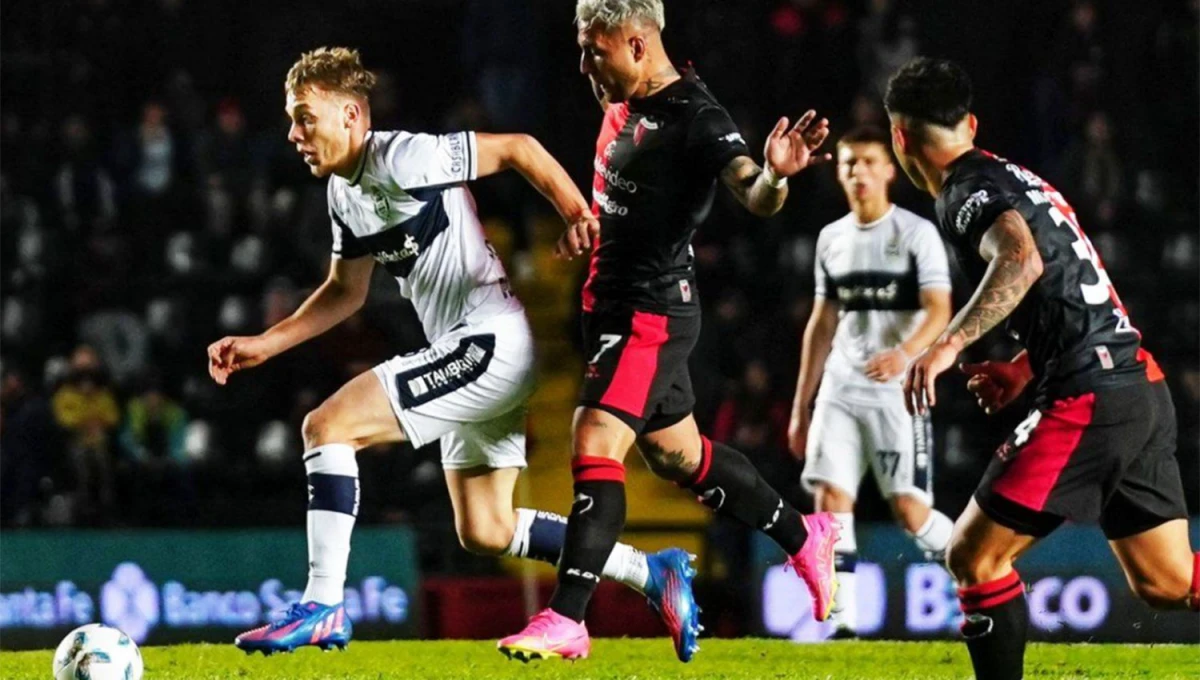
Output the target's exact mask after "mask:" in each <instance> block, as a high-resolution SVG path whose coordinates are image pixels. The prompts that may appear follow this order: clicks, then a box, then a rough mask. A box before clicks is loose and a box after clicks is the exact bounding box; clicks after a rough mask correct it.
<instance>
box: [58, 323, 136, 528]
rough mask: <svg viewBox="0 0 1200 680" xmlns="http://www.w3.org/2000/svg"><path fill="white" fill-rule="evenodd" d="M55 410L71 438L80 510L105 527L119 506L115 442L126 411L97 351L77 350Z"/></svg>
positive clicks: (59, 423)
mask: <svg viewBox="0 0 1200 680" xmlns="http://www.w3.org/2000/svg"><path fill="white" fill-rule="evenodd" d="M53 409H54V420H55V422H57V423H58V426H59V427H61V428H62V429H63V430H65V431H66V434H67V440H68V443H67V450H68V455H69V457H70V461H71V468H72V470H73V472H74V474H75V478H76V484H77V488H76V496H77V507H78V508H79V510H80V512H81V514H82V515H84V516H87V517H88V518H89V519H90V520H91V521H93V522H99V523H104V522H106V521H108V520H109V519H110V518H111V512H112V508H113V502H114V491H113V457H112V453H111V451H112V449H111V438H112V434H113V432H114V430H115V429H116V427H117V424H118V423H119V422H120V420H121V411H120V409H119V407H118V406H117V399H116V397H115V396H114V395H113V392H112V390H111V389H109V387H108V384H107V375H106V374H105V371H104V367H103V365H102V364H101V363H100V356H99V355H98V354H97V353H96V350H94V349H92V348H91V347H89V346H87V345H81V346H79V347H77V348H75V352H74V354H72V356H71V370H70V372H69V373H68V374H67V379H66V381H65V382H64V383H63V385H62V386H61V387H59V388H58V391H57V392H55V393H54V399H53Z"/></svg>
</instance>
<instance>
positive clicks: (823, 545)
mask: <svg viewBox="0 0 1200 680" xmlns="http://www.w3.org/2000/svg"><path fill="white" fill-rule="evenodd" d="M800 521H802V522H804V528H805V529H806V530H807V531H808V538H807V539H805V541H804V545H803V546H801V548H800V552H798V553H796V554H795V555H792V556H791V558H789V559H788V565H789V566H791V567H792V568H793V569H795V570H796V573H797V574H798V575H799V576H800V578H802V579H804V585H806V586H808V592H810V593H812V600H813V617H814V618H815V619H816V620H818V621H824V620H826V619H828V618H829V615H830V614H832V613H833V596H834V595H835V594H836V593H837V587H838V583H837V572H836V571H835V570H834V566H833V545H834V544H835V543H837V540H838V531H839V529H840V528H841V527H840V525H839V524H838V523H837V520H835V519H834V518H833V513H829V512H818V513H814V514H811V515H801V516H800Z"/></svg>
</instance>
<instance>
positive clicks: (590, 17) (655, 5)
mask: <svg viewBox="0 0 1200 680" xmlns="http://www.w3.org/2000/svg"><path fill="white" fill-rule="evenodd" d="M627 21H641V22H644V23H646V24H650V25H653V26H654V27H655V28H657V29H658V30H659V31H662V30H663V29H664V28H666V26H667V20H666V16H665V11H664V10H663V2H662V0H579V2H577V3H576V4H575V23H576V24H580V25H583V26H585V27H590V26H593V25H595V26H599V27H600V28H601V29H603V30H605V31H608V30H611V29H614V28H616V27H618V26H620V25H621V24H624V23H625V22H627Z"/></svg>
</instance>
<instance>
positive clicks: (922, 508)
mask: <svg viewBox="0 0 1200 680" xmlns="http://www.w3.org/2000/svg"><path fill="white" fill-rule="evenodd" d="M890 504H891V506H892V516H893V517H895V518H896V521H897V522H899V523H900V526H902V527H904V529H905V530H906V531H908V533H910V534H915V533H917V532H918V531H920V530H921V527H922V525H924V524H925V520H927V519H928V518H929V506H928V505H926V504H925V501H923V500H921V499H919V498H915V497H913V496H908V495H904V494H901V495H897V496H892V497H891V499H890Z"/></svg>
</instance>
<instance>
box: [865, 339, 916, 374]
mask: <svg viewBox="0 0 1200 680" xmlns="http://www.w3.org/2000/svg"><path fill="white" fill-rule="evenodd" d="M906 366H908V355H907V354H905V353H904V350H902V349H900V348H899V347H893V348H892V349H887V350H884V351H882V352H880V353H878V354H876V355H875V356H873V357H871V358H870V359H867V366H866V371H865V375H866V376H867V377H868V378H870V379H871V380H874V381H875V382H881V383H885V382H888V381H890V380H891V379H892V378H895V377H896V376H898V375H900V374H901V373H903V372H904V369H905V367H906Z"/></svg>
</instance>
